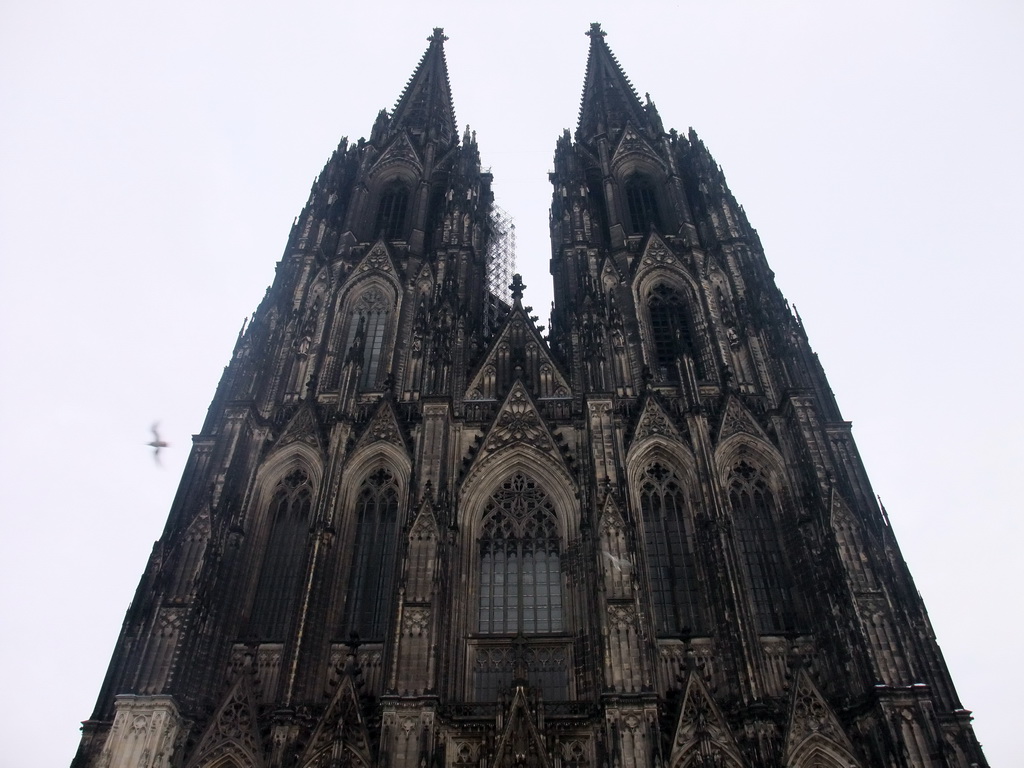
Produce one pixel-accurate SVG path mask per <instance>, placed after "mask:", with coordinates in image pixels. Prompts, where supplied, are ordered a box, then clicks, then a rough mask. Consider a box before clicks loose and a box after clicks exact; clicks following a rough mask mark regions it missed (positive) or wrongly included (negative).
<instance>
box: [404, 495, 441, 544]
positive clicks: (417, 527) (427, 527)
mask: <svg viewBox="0 0 1024 768" xmlns="http://www.w3.org/2000/svg"><path fill="white" fill-rule="evenodd" d="M439 531H440V526H439V525H438V523H437V516H436V515H435V514H434V502H433V499H432V498H431V497H430V495H427V496H425V497H424V499H423V501H422V503H421V504H420V508H419V510H418V511H417V512H416V515H415V517H413V519H412V524H411V525H410V526H409V540H410V541H417V540H427V539H437V537H438V533H439Z"/></svg>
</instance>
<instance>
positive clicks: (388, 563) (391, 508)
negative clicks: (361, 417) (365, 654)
mask: <svg viewBox="0 0 1024 768" xmlns="http://www.w3.org/2000/svg"><path fill="white" fill-rule="evenodd" d="M355 542H356V546H355V551H354V554H353V558H352V575H351V577H350V579H349V588H348V600H347V606H348V607H347V613H348V630H349V631H350V632H357V633H358V634H359V637H360V638H362V639H364V640H371V641H372V640H382V639H383V638H384V634H385V631H386V629H387V624H388V619H390V617H391V608H392V604H393V598H394V592H395V561H396V558H397V551H398V549H397V548H398V483H397V482H396V481H395V477H394V475H392V474H391V472H389V471H388V470H386V469H379V470H377V471H376V472H374V473H373V474H371V475H370V476H369V477H368V478H366V480H365V481H364V482H363V484H362V486H361V487H360V489H359V494H358V496H357V497H356V535H355Z"/></svg>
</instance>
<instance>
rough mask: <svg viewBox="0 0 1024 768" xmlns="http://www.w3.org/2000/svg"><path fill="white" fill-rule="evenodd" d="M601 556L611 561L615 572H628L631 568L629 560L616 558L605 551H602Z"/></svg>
mask: <svg viewBox="0 0 1024 768" xmlns="http://www.w3.org/2000/svg"><path fill="white" fill-rule="evenodd" d="M601 554H602V555H604V556H605V557H607V558H608V559H609V560H611V563H612V566H614V568H615V570H616V571H628V570H629V569H630V568H632V567H633V564H632V563H631V562H629V560H626V559H625V558H622V557H616V556H615V555H613V554H612V553H611V552H609V551H608V550H606V549H602V550H601Z"/></svg>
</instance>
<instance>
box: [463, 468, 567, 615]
mask: <svg viewBox="0 0 1024 768" xmlns="http://www.w3.org/2000/svg"><path fill="white" fill-rule="evenodd" d="M560 549H561V544H560V540H559V536H558V523H557V520H556V518H555V511H554V507H553V506H552V504H551V501H550V500H549V499H548V497H547V494H545V493H544V491H543V490H542V489H541V488H540V487H539V486H538V485H537V484H536V483H535V482H534V481H533V480H531V479H530V478H528V477H526V476H525V475H522V474H519V473H516V474H515V475H513V476H512V477H510V478H509V479H508V480H506V481H505V482H504V483H503V484H502V485H501V487H499V488H498V490H497V491H495V492H494V495H493V496H491V500H490V501H489V502H488V504H487V507H486V508H485V510H484V516H483V525H482V528H481V534H480V606H479V614H478V624H477V631H478V632H479V633H480V634H482V635H491V634H506V635H512V634H517V633H522V634H524V635H537V634H550V633H554V632H561V631H562V629H563V618H562V579H561V573H560V568H559V552H560Z"/></svg>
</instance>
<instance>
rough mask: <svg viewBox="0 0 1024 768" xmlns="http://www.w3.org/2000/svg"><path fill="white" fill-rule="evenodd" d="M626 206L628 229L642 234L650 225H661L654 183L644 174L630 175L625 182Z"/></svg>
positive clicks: (636, 233)
mask: <svg viewBox="0 0 1024 768" xmlns="http://www.w3.org/2000/svg"><path fill="white" fill-rule="evenodd" d="M626 207H627V209H628V212H629V231H630V232H632V233H633V234H634V235H643V234H645V233H646V232H647V230H648V229H650V228H651V226H652V225H653V226H655V227H661V218H660V216H659V215H658V198H657V196H656V195H655V192H654V185H653V184H651V181H650V179H648V178H647V177H646V176H632V177H630V179H629V180H628V181H627V182H626Z"/></svg>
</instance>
